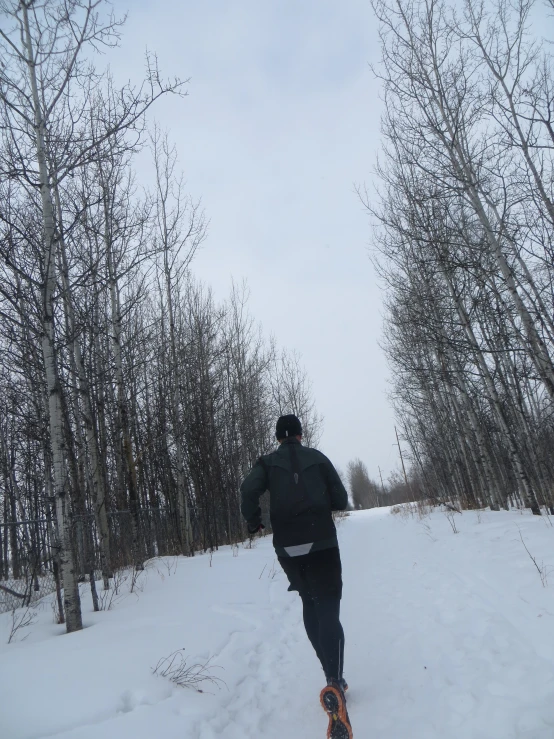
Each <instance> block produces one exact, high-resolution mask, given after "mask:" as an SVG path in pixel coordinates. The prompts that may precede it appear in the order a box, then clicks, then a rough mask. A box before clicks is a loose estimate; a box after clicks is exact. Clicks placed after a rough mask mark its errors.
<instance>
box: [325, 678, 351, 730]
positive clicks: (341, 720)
mask: <svg viewBox="0 0 554 739" xmlns="http://www.w3.org/2000/svg"><path fill="white" fill-rule="evenodd" d="M319 700H320V701H321V705H322V706H323V709H324V710H325V712H326V713H327V715H328V716H329V728H328V729H327V739H353V737H354V734H353V733H352V725H351V723H350V718H349V717H348V711H347V710H346V698H345V697H344V691H343V689H342V686H341V684H340V683H339V682H337V681H336V680H330V681H329V684H328V685H327V686H326V687H325V688H323V690H322V691H321V694H320V696H319Z"/></svg>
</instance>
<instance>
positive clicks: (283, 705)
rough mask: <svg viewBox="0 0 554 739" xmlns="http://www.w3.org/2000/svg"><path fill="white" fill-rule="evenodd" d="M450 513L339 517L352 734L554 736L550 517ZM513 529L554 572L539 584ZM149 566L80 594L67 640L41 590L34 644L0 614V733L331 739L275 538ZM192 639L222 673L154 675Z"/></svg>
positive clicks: (195, 655)
mask: <svg viewBox="0 0 554 739" xmlns="http://www.w3.org/2000/svg"><path fill="white" fill-rule="evenodd" d="M455 521H456V526H457V528H458V529H459V533H458V534H454V533H453V531H452V528H451V527H450V524H449V522H448V520H447V519H446V517H445V516H444V515H443V514H442V513H440V512H435V513H433V514H432V515H431V516H429V517H427V518H425V519H423V521H420V520H418V519H417V518H402V517H400V516H394V515H391V514H390V512H389V510H377V511H369V512H364V513H356V514H353V515H351V516H350V517H349V518H348V519H347V520H346V521H344V522H343V523H341V525H340V527H339V536H340V540H341V547H342V555H343V566H344V581H345V592H344V599H343V624H344V627H345V632H346V639H347V644H346V669H345V675H346V677H347V679H348V681H349V683H350V685H351V691H350V693H349V696H350V699H349V700H350V703H349V705H350V713H351V718H352V723H353V726H354V731H355V736H356V738H357V739H372V738H373V737H375V738H376V739H377V738H378V739H404V738H406V739H515V738H516V737H517V738H518V739H547V738H548V739H551V737H553V736H554V638H553V636H552V634H553V630H554V546H553V544H554V528H552V527H551V526H550V524H549V522H548V520H547V519H544V518H541V519H539V518H536V517H533V516H531V515H530V514H529V513H523V514H520V513H517V512H510V513H506V512H500V513H491V512H486V513H481V514H477V513H475V512H465V513H464V514H463V515H461V516H456V517H455ZM520 533H521V536H522V537H523V540H524V541H525V543H526V545H527V547H528V549H529V551H530V552H531V554H532V555H533V556H535V558H536V560H537V563H538V565H539V567H542V566H543V564H544V567H545V574H546V576H548V572H549V568H552V577H551V584H548V582H547V583H546V587H543V584H542V583H541V578H540V576H539V573H538V572H537V569H536V568H535V566H534V564H533V562H532V561H531V559H530V558H529V555H528V554H527V552H526V551H525V548H524V546H523V543H522V541H521V538H520ZM235 554H236V552H235ZM210 560H211V562H210ZM142 577H143V581H142V584H141V587H142V592H139V593H137V594H136V595H135V594H130V595H127V596H126V597H124V598H122V599H120V600H119V601H118V602H117V603H116V604H115V605H114V608H113V609H112V610H110V611H108V612H102V613H99V614H95V613H93V612H91V607H90V600H89V599H88V596H85V597H84V599H83V603H84V611H85V614H84V620H85V623H86V625H87V627H88V628H86V629H84V630H83V631H82V632H80V633H76V634H72V635H68V636H65V635H64V636H62V634H63V627H61V626H57V625H55V624H54V623H53V618H52V612H51V609H50V605H49V601H48V599H46V602H45V603H44V604H43V607H42V610H40V611H39V613H38V616H37V622H36V624H35V625H34V626H32V627H31V629H29V630H28V634H29V636H28V638H27V639H25V640H24V641H21V634H17V635H16V639H19V641H16V643H12V644H10V645H6V641H7V638H8V635H9V626H10V622H11V618H10V615H9V614H4V615H3V616H1V617H0V696H1V705H0V736H1V737H2V739H38V738H39V737H56V738H57V739H61V738H63V739H69V738H70V737H71V738H72V739H73V738H74V739H97V738H98V736H102V737H103V738H106V739H111V738H112V737H113V739H158V738H159V739H214V738H215V737H224V739H247V738H250V737H251V738H252V739H253V738H254V737H256V739H259V738H260V737H263V738H264V739H283V738H284V737H286V739H323V737H324V736H325V729H326V719H325V714H324V713H323V711H322V710H321V708H320V706H319V703H318V694H319V690H320V688H321V687H322V679H321V678H322V675H321V671H320V668H319V666H318V663H317V661H316V658H315V655H314V654H313V652H312V650H311V646H310V645H309V643H308V640H307V638H306V636H305V634H304V631H303V626H302V620H301V609H300V600H299V598H298V596H297V595H296V594H292V593H288V592H287V591H286V581H285V577H284V575H283V573H282V572H281V570H280V568H279V566H278V564H276V562H275V557H274V553H273V549H272V547H271V542H270V540H269V538H266V539H262V540H260V541H259V542H258V543H257V545H256V547H255V548H254V549H252V550H248V549H244V548H242V547H241V548H239V550H238V556H234V553H233V551H232V550H231V549H230V548H224V549H222V550H221V551H219V552H217V553H215V554H214V555H213V557H212V558H210V556H209V555H205V556H197V557H195V558H194V559H192V560H191V559H178V560H175V561H174V567H172V566H171V562H169V561H168V566H167V567H166V566H165V565H164V563H163V562H153V563H151V564H150V566H149V568H148V570H147V572H146V573H145V575H144V576H142ZM128 584H129V583H127V584H126V586H127V587H128ZM124 587H125V586H124ZM183 647H184V648H185V649H186V651H187V654H188V655H190V658H191V662H196V661H205V660H206V659H208V658H210V657H211V658H212V661H213V664H214V665H218V666H220V667H221V668H222V669H221V670H215V669H214V673H215V674H216V675H218V676H220V677H221V678H222V679H223V680H224V681H225V683H226V687H225V686H223V687H222V688H221V689H217V688H216V687H214V686H210V685H202V686H201V687H203V688H205V689H206V691H208V692H204V693H202V694H200V693H196V692H194V691H192V690H186V689H182V688H178V687H176V686H174V685H173V684H172V683H170V682H169V681H167V680H166V679H164V678H160V677H157V676H154V675H152V672H151V668H152V667H154V666H155V665H156V663H157V662H158V660H159V659H160V658H161V657H165V656H167V655H169V654H170V653H171V652H173V651H174V650H177V649H180V648H183Z"/></svg>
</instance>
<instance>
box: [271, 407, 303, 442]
mask: <svg viewBox="0 0 554 739" xmlns="http://www.w3.org/2000/svg"><path fill="white" fill-rule="evenodd" d="M275 436H276V437H277V441H280V440H281V439H286V438H287V437H288V436H302V424H301V423H300V421H299V420H298V418H297V417H296V416H293V415H292V413H291V414H290V416H281V418H279V420H278V421H277V427H276V429H275Z"/></svg>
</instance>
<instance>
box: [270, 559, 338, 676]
mask: <svg viewBox="0 0 554 739" xmlns="http://www.w3.org/2000/svg"><path fill="white" fill-rule="evenodd" d="M279 562H280V563H281V566H282V567H283V570H284V571H285V573H286V575H287V577H288V579H289V582H290V588H289V590H298V592H299V593H300V597H301V598H302V604H303V606H304V625H305V627H306V633H307V634H308V638H309V640H310V641H311V643H312V646H313V648H314V649H315V652H316V654H317V656H318V657H319V661H320V662H321V666H322V667H323V670H324V672H325V675H326V676H327V677H328V678H333V679H334V680H337V679H339V678H341V677H342V669H343V665H344V631H343V630H342V626H341V623H340V618H339V616H340V599H341V595H342V565H341V561H340V553H339V549H338V547H331V548H330V549H323V550H321V551H316V552H312V553H310V554H305V555H302V556H300V557H279Z"/></svg>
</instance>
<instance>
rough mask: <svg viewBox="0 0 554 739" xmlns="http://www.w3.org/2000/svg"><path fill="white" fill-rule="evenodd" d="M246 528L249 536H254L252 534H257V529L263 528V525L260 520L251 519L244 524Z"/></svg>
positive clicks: (261, 529)
mask: <svg viewBox="0 0 554 739" xmlns="http://www.w3.org/2000/svg"><path fill="white" fill-rule="evenodd" d="M246 528H247V529H248V533H249V534H250V536H254V534H257V533H258V531H263V529H265V526H264V525H263V523H262V522H261V521H252V522H251V523H248V524H247V525H246Z"/></svg>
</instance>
